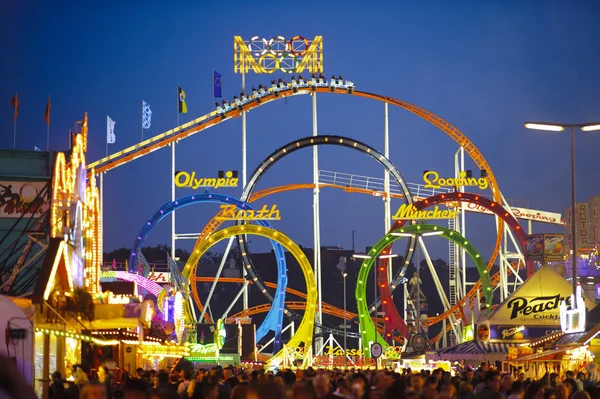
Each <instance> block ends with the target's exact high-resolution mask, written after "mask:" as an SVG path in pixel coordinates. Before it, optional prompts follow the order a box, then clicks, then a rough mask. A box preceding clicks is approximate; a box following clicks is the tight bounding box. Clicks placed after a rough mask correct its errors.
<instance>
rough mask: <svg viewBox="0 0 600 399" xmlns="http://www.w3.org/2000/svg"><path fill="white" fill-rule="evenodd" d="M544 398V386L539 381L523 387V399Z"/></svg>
mask: <svg viewBox="0 0 600 399" xmlns="http://www.w3.org/2000/svg"><path fill="white" fill-rule="evenodd" d="M543 398H544V387H543V385H542V384H540V383H539V382H532V383H530V384H529V385H528V386H527V388H526V389H525V394H524V395H523V399H543Z"/></svg>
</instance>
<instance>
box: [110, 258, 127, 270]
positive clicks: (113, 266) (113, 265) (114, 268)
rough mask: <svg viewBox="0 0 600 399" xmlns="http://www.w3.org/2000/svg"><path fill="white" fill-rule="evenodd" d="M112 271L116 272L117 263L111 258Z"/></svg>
mask: <svg viewBox="0 0 600 399" xmlns="http://www.w3.org/2000/svg"><path fill="white" fill-rule="evenodd" d="M112 269H113V270H117V261H116V260H115V258H113V261H112ZM126 271H129V270H126Z"/></svg>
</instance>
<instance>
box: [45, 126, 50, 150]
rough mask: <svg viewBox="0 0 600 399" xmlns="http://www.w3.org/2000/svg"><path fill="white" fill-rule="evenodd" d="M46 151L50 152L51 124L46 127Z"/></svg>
mask: <svg viewBox="0 0 600 399" xmlns="http://www.w3.org/2000/svg"><path fill="white" fill-rule="evenodd" d="M46 151H50V124H48V126H46Z"/></svg>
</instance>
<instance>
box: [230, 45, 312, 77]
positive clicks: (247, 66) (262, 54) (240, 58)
mask: <svg viewBox="0 0 600 399" xmlns="http://www.w3.org/2000/svg"><path fill="white" fill-rule="evenodd" d="M233 49H234V72H235V73H248V72H249V71H250V70H252V71H253V72H254V73H264V74H272V73H274V72H275V71H277V70H281V71H282V72H285V73H301V72H303V71H304V70H305V69H308V72H309V73H321V72H323V37H322V36H316V37H315V38H314V39H313V40H312V41H311V42H309V41H308V40H307V39H305V38H304V37H302V36H294V37H292V39H291V40H289V41H288V40H287V39H286V38H284V37H283V36H275V37H274V38H272V39H268V40H267V39H265V38H260V37H258V36H255V37H253V38H252V39H250V41H248V42H245V41H244V40H242V38H241V37H240V36H234V38H233Z"/></svg>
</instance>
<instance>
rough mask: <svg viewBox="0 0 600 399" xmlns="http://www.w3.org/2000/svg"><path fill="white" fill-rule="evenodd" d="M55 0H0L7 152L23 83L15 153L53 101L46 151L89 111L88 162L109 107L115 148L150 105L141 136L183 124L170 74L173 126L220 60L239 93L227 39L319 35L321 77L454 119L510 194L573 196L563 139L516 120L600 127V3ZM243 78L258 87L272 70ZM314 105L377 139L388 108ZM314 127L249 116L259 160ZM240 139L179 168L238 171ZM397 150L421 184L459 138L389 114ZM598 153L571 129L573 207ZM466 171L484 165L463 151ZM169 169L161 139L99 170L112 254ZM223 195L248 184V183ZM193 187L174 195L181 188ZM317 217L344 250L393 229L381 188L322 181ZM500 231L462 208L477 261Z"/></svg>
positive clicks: (303, 221)
mask: <svg viewBox="0 0 600 399" xmlns="http://www.w3.org/2000/svg"><path fill="white" fill-rule="evenodd" d="M62 3H63V5H61V6H50V5H48V4H47V2H32V1H22V2H13V4H11V5H7V4H3V5H2V6H1V8H2V10H1V12H0V33H1V34H2V38H3V39H2V41H0V55H1V56H2V60H3V62H2V67H1V68H0V73H1V76H2V79H0V99H2V98H4V99H5V102H4V104H5V105H4V106H2V107H0V128H1V129H2V132H3V133H2V135H0V147H1V148H12V130H13V125H12V113H13V109H12V107H10V106H9V104H8V102H9V100H10V98H11V96H12V95H13V94H14V93H15V92H17V93H18V94H19V99H20V103H21V110H20V115H19V119H18V138H17V147H18V148H19V149H27V150H30V149H33V146H34V145H37V146H38V147H44V146H45V134H46V125H45V123H44V119H43V113H44V108H45V103H46V99H47V96H48V95H51V97H52V105H53V112H52V125H51V129H50V135H51V138H50V146H51V149H55V150H60V149H65V148H66V147H67V146H68V131H69V129H70V128H72V127H73V125H74V122H75V121H76V120H78V119H81V117H82V115H83V112H86V111H87V112H88V113H89V118H90V146H89V148H90V149H89V152H88V162H90V161H93V160H96V159H98V158H100V157H102V156H104V152H105V137H106V115H110V117H111V118H112V119H113V120H114V121H116V127H115V129H116V130H115V133H116V136H117V142H116V144H114V145H111V146H109V151H110V152H113V151H117V150H120V149H123V148H125V147H128V146H130V145H132V144H135V143H137V142H138V141H139V140H140V136H141V131H140V127H141V115H140V113H141V101H142V100H145V101H146V102H148V103H149V104H150V105H151V107H152V111H153V120H152V128H151V129H150V130H149V131H145V132H144V134H145V137H149V136H150V135H155V134H158V133H160V132H162V131H164V130H167V129H169V128H171V127H173V126H174V125H175V122H176V113H175V111H176V102H175V101H176V86H177V85H180V86H181V87H183V88H184V90H185V91H186V92H187V100H188V101H187V105H188V110H189V113H188V114H186V115H182V116H181V118H180V122H182V123H183V122H186V121H188V120H190V119H193V118H196V117H198V116H201V115H203V114H205V113H208V112H209V111H211V109H212V92H211V90H212V87H211V86H212V80H211V79H212V71H213V69H214V70H217V71H219V72H220V73H221V74H222V75H223V93H224V95H225V96H226V97H228V98H231V97H233V95H235V94H238V93H239V91H240V81H241V79H240V76H239V75H235V74H234V73H233V36H234V35H239V36H242V37H243V38H246V39H249V38H250V37H252V36H255V35H258V36H264V37H273V36H277V35H283V36H285V37H288V38H289V37H292V36H294V35H301V36H304V37H307V38H311V37H314V36H315V35H322V36H323V38H324V65H325V72H326V74H327V75H328V76H330V75H332V74H335V75H339V74H342V75H344V77H346V78H349V79H351V80H353V81H354V82H355V83H356V86H357V88H358V89H360V90H364V91H368V92H372V93H378V94H384V95H388V96H391V97H395V98H399V99H402V100H405V101H408V102H410V103H414V104H416V105H419V106H421V107H424V108H426V109H427V110H429V111H431V112H433V113H435V114H437V115H439V116H441V117H442V118H444V119H446V120H447V121H449V122H451V123H452V124H453V125H455V126H456V127H458V128H459V129H460V130H461V131H462V132H463V133H465V134H466V135H467V136H468V137H469V138H470V139H471V140H472V141H473V142H474V143H475V145H476V146H477V147H478V148H479V149H480V150H481V151H482V153H483V154H484V156H485V157H486V159H487V160H488V162H489V163H490V165H491V167H492V170H493V171H494V173H495V174H496V176H497V178H498V181H499V184H500V188H501V190H502V192H503V193H504V195H505V196H506V197H509V198H517V199H521V200H527V201H529V203H530V207H531V208H533V209H542V210H548V211H555V212H559V211H561V210H562V208H563V207H565V206H567V205H568V204H569V198H570V169H569V156H570V153H569V137H568V135H566V134H544V133H539V132H533V131H528V130H526V129H525V128H524V127H523V123H524V122H525V121H527V120H545V121H559V122H592V121H598V120H600V107H599V105H600V94H599V93H600V81H599V80H598V79H597V68H598V65H599V62H600V55H599V53H598V51H597V46H598V43H599V39H600V27H599V26H598V24H597V17H596V16H597V15H598V12H599V11H600V5H598V4H596V3H594V2H591V1H589V2H583V1H578V2H557V1H528V2H517V1H486V2H475V1H429V2H416V1H395V2H381V1H373V2H359V1H347V2H310V1H307V2H301V3H298V2H293V3H292V2H284V1H278V2H269V1H263V2H252V3H250V2H238V1H229V2H227V3H207V2H206V3H205V2H199V3H195V2H178V3H177V6H175V5H174V4H175V3H169V4H167V3H163V2H152V1H149V2H135V3H130V4H131V5H128V6H122V5H106V4H104V3H100V2H99V3H97V4H93V3H86V2H71V3H70V4H69V2H62ZM275 76H277V77H280V76H282V75H281V74H276V75H275ZM247 80H248V85H249V86H253V85H258V84H259V83H265V82H268V81H270V77H269V76H264V75H250V76H248V78H247ZM318 107H319V108H318V123H319V132H320V133H323V134H324V133H327V134H337V135H343V136H349V137H353V138H356V139H358V140H361V141H364V142H366V143H368V144H370V145H372V146H374V147H376V148H379V149H381V150H382V149H383V104H382V103H379V102H374V101H370V100H365V99H361V98H353V97H349V96H348V97H346V96H339V95H331V94H323V95H319V97H318ZM310 134H312V130H311V103H310V98H309V96H302V97H299V98H294V99H289V100H288V101H287V102H284V101H279V102H276V103H274V104H271V105H267V106H265V107H262V108H260V109H258V110H256V111H252V112H251V113H250V114H249V115H248V169H249V171H252V170H254V168H255V167H256V165H258V163H259V162H260V161H261V160H262V159H263V158H264V157H265V156H267V155H268V154H269V153H271V152H272V151H273V150H274V149H275V148H277V147H279V146H281V145H283V144H285V143H287V142H289V141H292V140H294V139H295V138H298V137H305V136H308V135H310ZM240 137H241V120H239V119H238V120H234V121H229V122H227V123H224V124H222V125H221V126H217V127H215V128H211V129H209V130H207V131H206V132H204V133H200V134H198V135H196V136H194V137H192V138H190V139H187V140H185V141H184V142H183V143H184V144H183V145H180V146H179V147H178V155H177V169H178V170H187V171H192V170H195V171H197V173H199V174H204V175H208V176H211V175H215V174H216V172H217V170H229V169H238V170H241V140H240ZM390 144H391V150H390V153H391V156H390V158H391V160H392V161H393V162H394V163H395V164H396V165H397V166H398V168H399V169H400V170H401V172H402V173H403V174H404V176H405V177H406V178H407V180H409V181H413V182H420V181H421V174H422V171H423V170H425V169H427V170H438V171H440V173H441V174H446V175H451V174H452V173H453V154H454V153H455V151H456V150H457V146H456V145H455V143H454V142H453V141H452V140H451V139H449V138H448V137H447V136H446V135H444V134H443V133H442V132H441V131H439V130H438V129H436V128H435V127H433V126H432V125H430V124H428V123H427V122H425V121H424V120H422V119H420V118H419V117H417V116H415V115H412V114H410V113H408V112H406V111H404V110H400V109H394V108H390ZM599 148H600V133H596V134H593V133H585V134H584V133H582V132H578V134H577V146H576V151H577V183H578V200H586V199H587V197H589V196H592V195H596V194H600V190H599V182H600V179H599V177H598V149H599ZM320 154H321V162H320V164H321V165H320V167H321V169H324V170H331V171H338V172H345V173H353V174H358V175H363V176H377V177H381V176H382V175H383V174H382V170H381V168H380V167H379V166H378V165H377V164H376V163H375V162H374V161H372V160H370V159H368V158H367V157H366V156H364V155H362V154H359V153H357V152H353V151H351V150H349V149H342V148H324V149H322V150H320ZM311 157H312V151H310V150H304V151H300V152H298V153H295V154H293V155H291V156H289V157H287V158H286V159H284V160H283V161H281V162H280V163H278V164H277V166H276V167H274V168H272V169H271V170H269V172H268V173H267V174H266V176H265V178H264V179H263V180H262V181H261V182H260V184H259V187H258V188H259V189H262V188H267V187H270V186H275V185H280V184H290V183H308V182H311V180H312V165H311ZM467 168H468V169H475V168H474V164H473V163H472V162H470V161H469V162H468V163H467ZM170 174H171V172H170V151H169V150H163V151H159V152H156V153H153V154H151V155H149V156H146V157H145V158H143V159H140V160H138V161H135V162H133V163H130V164H127V165H125V166H122V167H119V168H118V169H116V170H114V171H111V172H110V173H109V174H108V175H107V176H106V180H105V189H106V194H105V234H106V237H105V240H104V243H105V249H107V250H110V249H113V248H116V247H122V246H126V247H129V246H130V245H131V244H132V243H133V240H134V238H135V237H136V233H137V231H138V230H139V229H140V227H141V226H142V224H143V223H144V221H145V220H146V219H147V218H148V217H149V216H150V215H151V214H152V213H154V212H155V211H156V210H157V209H158V208H159V207H160V206H161V205H162V204H163V203H165V202H167V201H168V200H169V199H170ZM221 191H222V192H224V193H227V194H231V195H239V193H240V191H241V188H238V189H223V190H221ZM191 193H192V192H191V190H190V189H178V190H177V195H178V196H184V195H189V194H191ZM263 203H265V204H273V203H277V204H278V206H279V208H281V211H282V212H281V213H282V220H281V221H279V222H276V223H275V227H276V228H278V229H281V230H282V231H283V232H285V233H286V234H287V235H289V236H290V237H291V238H293V239H294V240H296V242H298V243H300V244H303V245H305V246H312V224H311V221H312V202H311V195H310V192H308V191H303V192H288V193H285V194H278V195H277V196H274V197H270V198H267V199H265V200H263V201H262V202H261V203H260V204H261V205H262V204H263ZM399 204H400V203H399V202H398V203H394V208H395V207H397V206H398V205H399ZM216 210H217V208H216V206H215V205H204V206H198V207H196V208H189V209H186V210H184V211H182V212H180V213H179V214H178V217H177V224H178V229H177V230H178V232H179V233H182V232H197V231H200V230H201V229H202V227H203V226H204V224H205V223H206V222H207V221H208V220H209V219H210V217H211V216H212V215H213V214H214V212H216ZM321 211H322V218H321V228H322V233H321V234H322V240H321V241H322V244H323V245H341V246H344V247H346V248H348V247H350V245H351V231H352V230H358V235H357V247H358V248H364V247H365V246H367V245H371V244H372V243H374V242H376V241H377V240H378V239H379V238H380V236H381V235H382V234H383V232H384V229H383V205H382V203H381V200H380V199H377V198H374V197H365V196H361V195H359V194H345V193H341V192H336V191H335V190H324V191H323V193H322V198H321ZM535 228H536V230H537V231H538V232H544V231H554V229H551V228H549V227H547V226H544V225H536V226H535ZM169 230H170V223H169V222H168V221H164V222H162V223H161V225H160V226H159V227H158V228H157V229H156V230H155V231H154V232H153V234H152V235H151V237H150V238H149V239H148V240H147V241H146V242H147V243H148V244H157V243H167V242H169V238H168V233H169ZM493 231H494V222H493V219H492V218H490V217H485V216H473V215H471V216H469V218H468V227H467V236H468V237H470V238H471V239H473V242H474V243H475V244H476V245H477V246H478V247H479V248H480V250H481V251H482V252H483V253H484V254H486V253H489V251H490V250H491V248H492V246H493V238H494V235H493ZM469 233H470V234H469ZM436 240H438V239H436V238H432V241H433V242H434V244H433V245H432V247H433V248H434V250H433V252H434V253H433V255H434V256H439V257H446V256H447V251H446V250H445V244H444V243H442V242H441V241H439V242H438V241H436ZM255 244H256V246H255V250H256V251H259V250H263V249H267V248H268V244H267V243H266V242H262V243H261V242H260V240H257V241H256V243H255ZM182 245H186V246H189V245H191V242H190V243H184V244H182Z"/></svg>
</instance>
